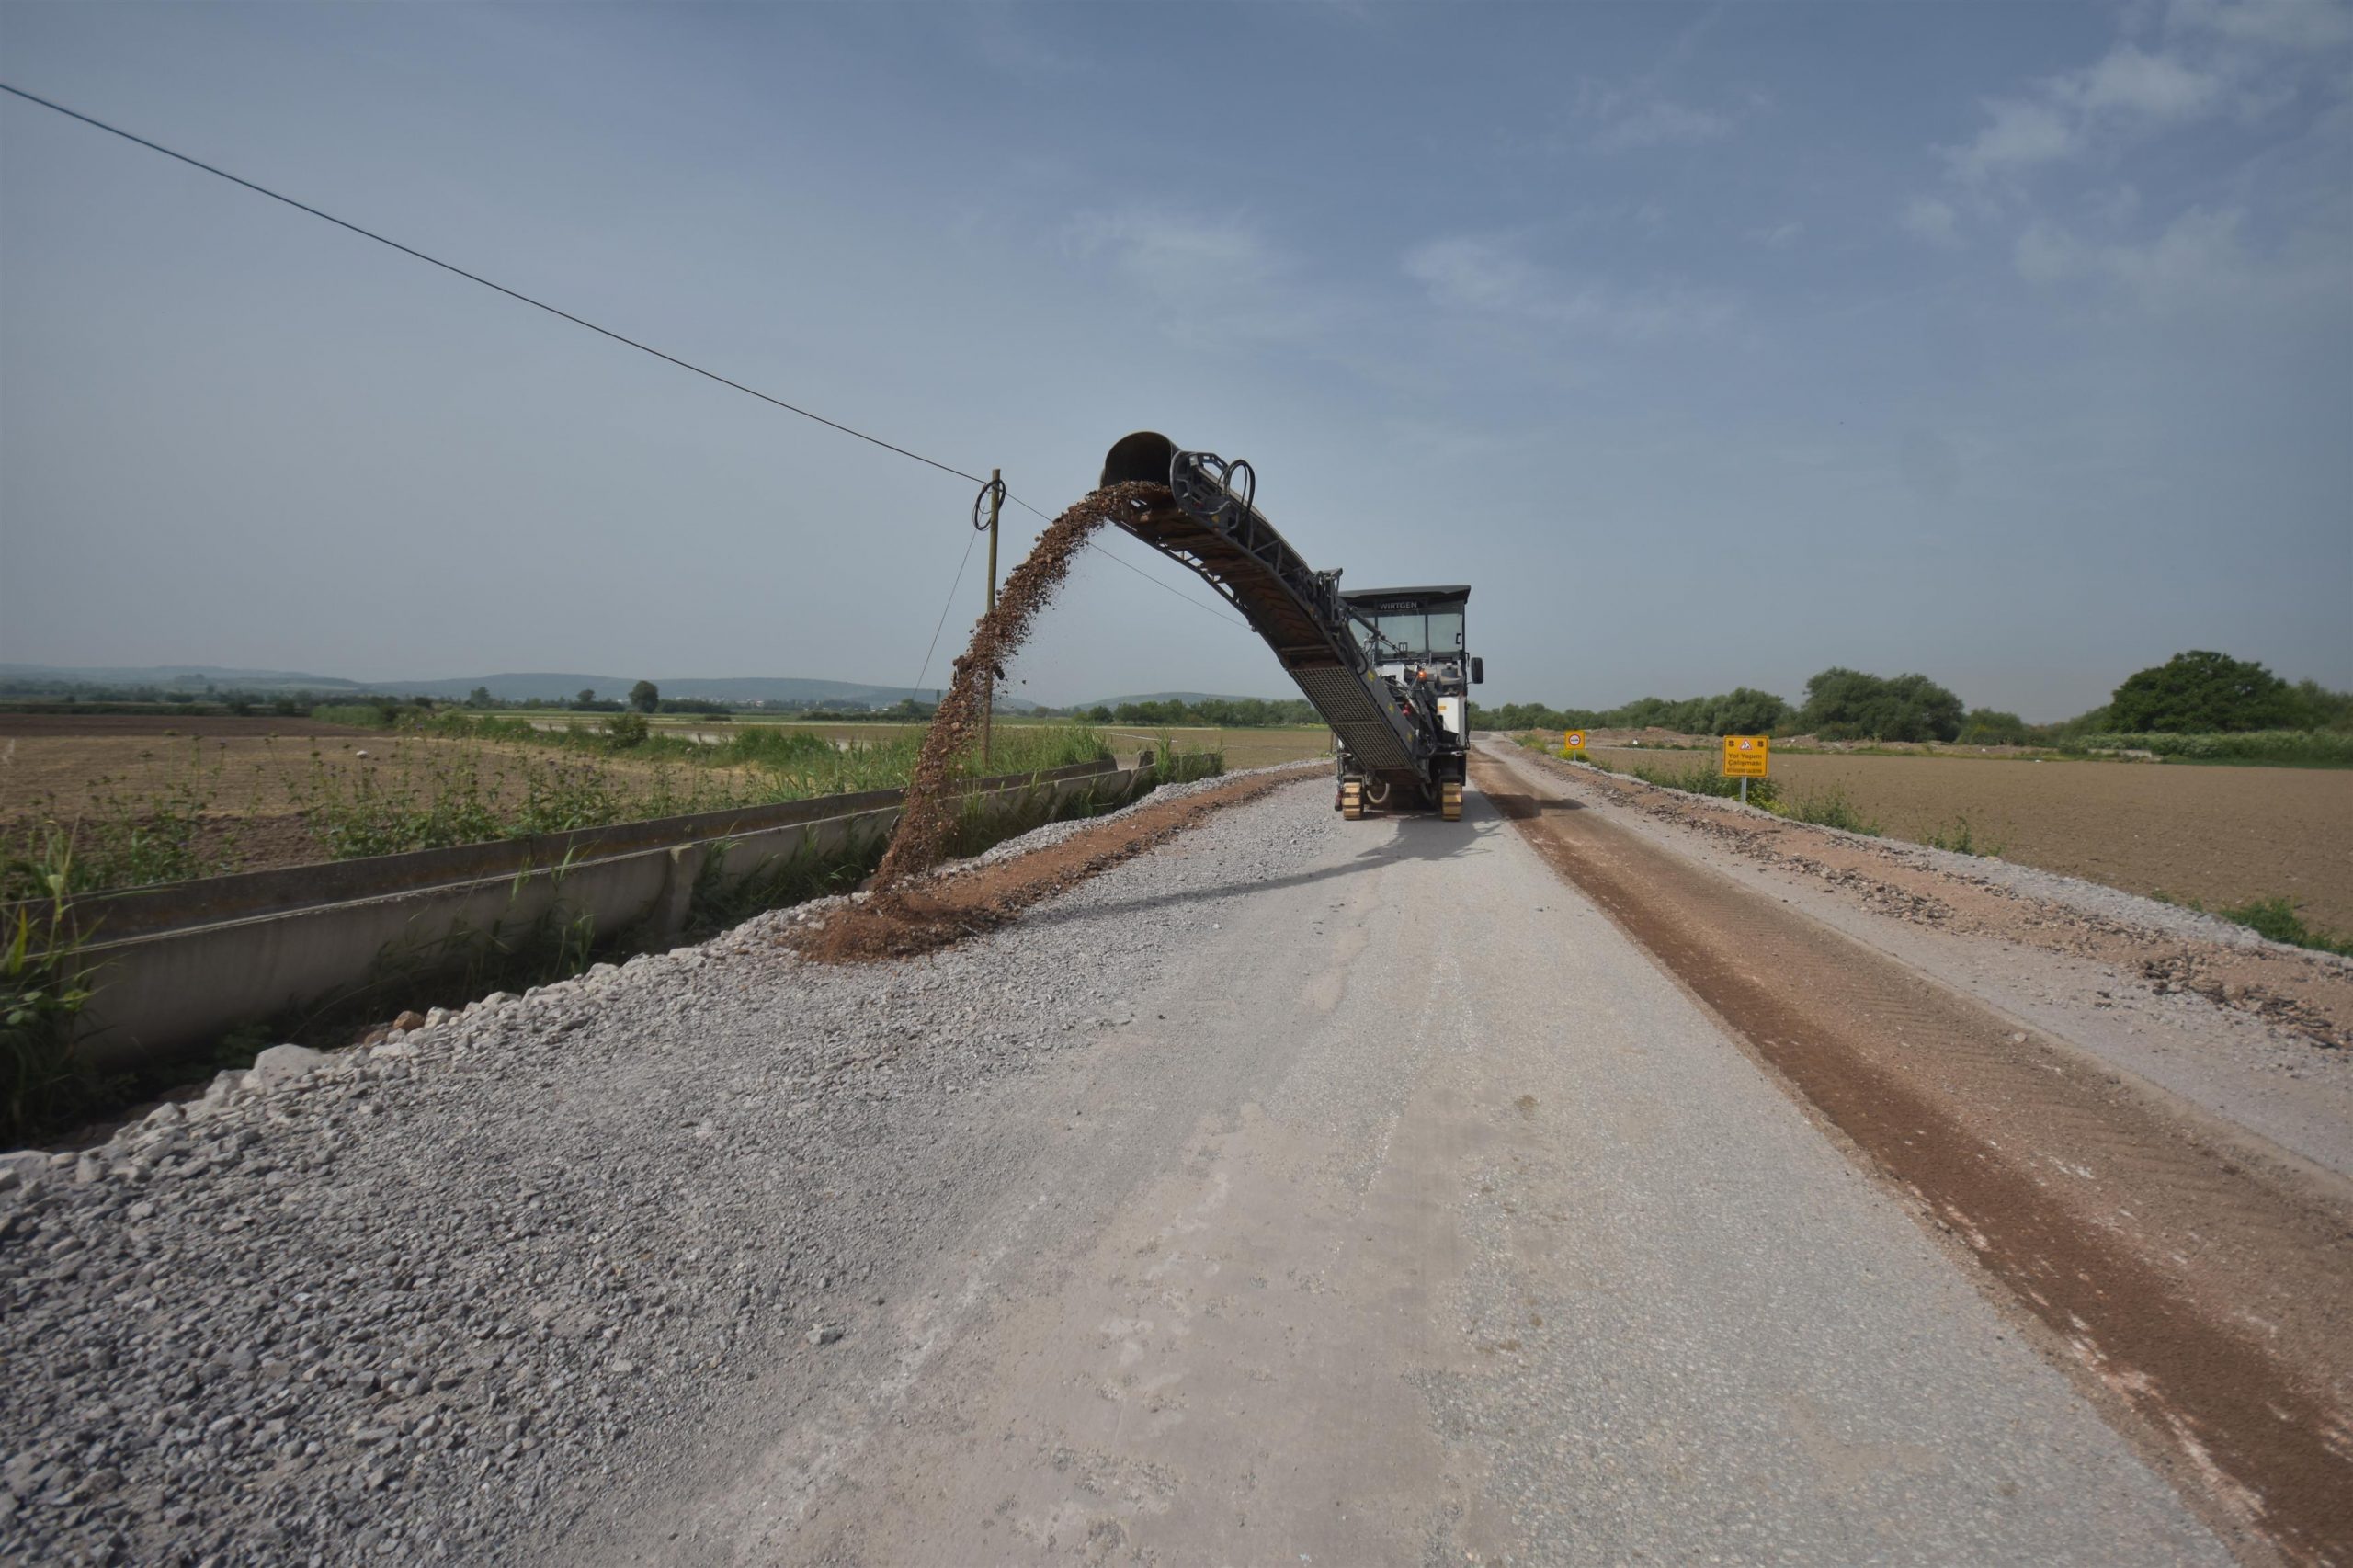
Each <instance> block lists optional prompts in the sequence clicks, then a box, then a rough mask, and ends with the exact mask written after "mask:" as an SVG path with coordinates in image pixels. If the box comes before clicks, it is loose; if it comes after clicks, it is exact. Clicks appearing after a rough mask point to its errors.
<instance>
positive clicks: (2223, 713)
mask: <svg viewBox="0 0 2353 1568" xmlns="http://www.w3.org/2000/svg"><path fill="white" fill-rule="evenodd" d="M2108 717H2109V723H2110V724H2112V725H2114V726H2115V727H2116V728H2117V729H2118V730H2120V731H2122V732H2124V733H2141V732H2143V731H2154V732H2160V733H2174V734H2209V733H2213V732H2215V731H2221V730H2292V729H2298V728H2301V727H2302V726H2304V725H2306V724H2309V723H2311V722H2313V720H2314V718H2315V717H2316V715H2314V714H2313V712H2312V710H2311V708H2310V706H2309V704H2308V703H2307V702H2306V701H2305V700H2304V699H2302V698H2301V697H2300V696H2299V695H2298V694H2297V692H2296V690H2295V688H2294V687H2290V685H2289V684H2288V683H2287V682H2286V681H2284V680H2281V679H2280V678H2279V676H2275V675H2273V674H2272V673H2271V672H2270V671H2269V670H2267V669H2265V668H2264V667H2263V666H2262V665H2258V664H2253V663H2250V662H2248V661H2247V660H2245V659H2234V658H2232V657H2231V656H2230V655H2229V654H2227V653H2210V652H2207V651H2205V650H2202V649H2192V650H2191V651H2190V652H2188V653H2176V654H2175V655H2174V656H2173V657H2172V658H2170V659H2167V660H2166V661H2165V663H2164V664H2162V665H2152V666H2151V667H2150V668H2148V669H2145V670H2139V671H2136V672H2134V673H2133V674H2132V675H2130V676H2126V677H2125V680H2124V684H2123V685H2122V686H2120V687H2117V688H2116V695H2115V697H2113V698H2112V699H2109V705H2108Z"/></svg>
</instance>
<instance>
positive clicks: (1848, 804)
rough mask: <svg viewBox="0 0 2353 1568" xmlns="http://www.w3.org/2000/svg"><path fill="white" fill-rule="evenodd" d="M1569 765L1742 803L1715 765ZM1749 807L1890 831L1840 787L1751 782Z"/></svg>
mask: <svg viewBox="0 0 2353 1568" xmlns="http://www.w3.org/2000/svg"><path fill="white" fill-rule="evenodd" d="M1519 744H1521V745H1523V746H1527V747H1528V748H1529V749H1530V750H1532V751H1540V752H1543V753H1544V754H1545V755H1547V756H1561V755H1562V754H1561V753H1560V752H1558V751H1556V750H1554V748H1553V746H1552V741H1551V737H1550V736H1548V735H1546V734H1545V733H1543V732H1541V731H1539V732H1537V733H1534V734H1532V735H1524V736H1521V737H1520V738H1519ZM1564 760H1566V761H1570V762H1576V763H1582V764H1583V765H1584V766H1585V767H1591V768H1595V769H1597V770H1598V771H1600V772H1603V773H1617V774H1622V775H1624V776H1625V777H1627V778H1639V779H1641V780H1642V781H1643V783H1645V784H1655V785H1658V786H1659V787H1660V788H1661V789H1665V790H1682V791H1683V792H1684V793H1686V794H1689V795H1711V796H1715V797H1717V798H1718V799H1722V800H1738V799H1739V798H1740V795H1741V788H1740V780H1739V779H1737V778H1726V777H1724V775H1723V773H1722V770H1721V769H1720V768H1718V767H1716V766H1715V764H1714V763H1713V762H1712V761H1710V762H1688V763H1682V764H1679V765H1670V764H1668V763H1665V762H1658V763H1649V762H1631V763H1626V762H1611V761H1605V760H1604V759H1602V758H1600V757H1597V756H1568V757H1566V758H1564ZM1748 803H1749V804H1750V805H1752V806H1756V807H1757V808H1759V809H1760V810H1763V811H1768V812H1772V813H1773V814H1774V815H1775V816H1778V817H1787V818H1789V819H1790V821H1791V822H1802V823H1806V824H1811V825H1813V826H1815V827H1833V828H1837V829H1839V830H1840V831H1842V832H1846V833H1859V834H1862V835H1866V836H1868V837H1871V838H1877V837H1879V836H1880V835H1881V834H1882V833H1883V832H1884V831H1885V829H1884V828H1883V827H1881V824H1880V823H1879V822H1878V821H1876V820H1875V819H1873V818H1871V817H1870V816H1868V815H1866V814H1865V813H1864V812H1862V811H1861V810H1860V809H1859V807H1857V805H1856V804H1855V802H1854V801H1853V800H1852V799H1850V798H1849V797H1848V795H1847V791H1846V790H1842V789H1840V788H1839V787H1838V786H1836V785H1835V784H1833V785H1830V786H1828V787H1826V788H1824V789H1820V790H1807V791H1805V792H1804V793H1802V794H1799V793H1795V792H1784V791H1783V790H1782V789H1781V787H1780V785H1779V783H1778V782H1777V781H1776V780H1774V779H1772V778H1751V779H1750V780H1749V781H1748Z"/></svg>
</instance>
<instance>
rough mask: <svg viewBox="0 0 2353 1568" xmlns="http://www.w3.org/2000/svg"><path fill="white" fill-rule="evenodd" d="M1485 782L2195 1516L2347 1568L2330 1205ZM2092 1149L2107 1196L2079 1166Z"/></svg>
mask: <svg viewBox="0 0 2353 1568" xmlns="http://www.w3.org/2000/svg"><path fill="white" fill-rule="evenodd" d="M1472 778H1473V780H1474V782H1476V783H1477V784H1478V785H1479V786H1480V787H1481V788H1482V789H1483V790H1485V791H1486V792H1487V794H1488V795H1489V797H1490V799H1491V800H1493V801H1494V802H1495V805H1496V806H1497V808H1498V809H1499V810H1500V811H1501V812H1503V814H1504V815H1505V816H1506V817H1508V818H1510V819H1512V820H1513V821H1514V822H1515V824H1517V826H1518V829H1519V831H1520V832H1521V833H1522V834H1523V835H1525V836H1526V837H1527V839H1528V840H1529V843H1530V845H1531V846H1533V847H1535V848H1536V849H1537V851H1538V852H1539V853H1540V855H1542V856H1543V858H1545V859H1546V860H1547V861H1548V862H1549V863H1550V864H1552V866H1553V867H1554V869H1557V870H1558V871H1560V872H1561V873H1562V874H1563V876H1564V877H1565V878H1566V879H1567V880H1569V881H1572V882H1573V883H1574V884H1575V885H1576V886H1577V887H1579V888H1580V889H1582V890H1583V891H1584V892H1586V893H1587V894H1588V895H1590V896H1591V897H1592V898H1593V899H1594V900H1595V902H1596V903H1597V904H1599V905H1600V907H1601V908H1602V909H1603V910H1604V911H1605V912H1606V913H1608V915H1609V916H1610V917H1611V919H1612V920H1613V921H1615V922H1616V923H1617V924H1618V925H1619V926H1621V927H1622V928H1623V929H1624V930H1626V931H1627V933H1628V934H1629V935H1631V937H1634V939H1635V940H1636V941H1638V942H1639V943H1641V944H1642V945H1643V947H1644V948H1645V949H1647V950H1648V951H1649V952H1650V953H1651V954H1652V955H1653V956H1654V958H1655V959H1656V960H1658V961H1659V962H1660V963H1661V964H1662V965H1663V966H1664V967H1665V969H1666V970H1667V971H1669V972H1670V973H1672V974H1673V975H1675V976H1676V978H1677V980H1679V981H1680V982H1681V983H1683V984H1684V985H1685V986H1687V987H1688V988H1689V989H1690V990H1691V991H1692V992H1693V993H1694V994H1696V995H1698V996H1699V999H1700V1000H1702V1001H1703V1002H1705V1003H1706V1004H1707V1005H1708V1006H1710V1007H1711V1008H1712V1009H1713V1010H1714V1011H1715V1013H1716V1014H1717V1015H1718V1016H1719V1017H1721V1018H1722V1019H1723V1020H1724V1021H1725V1023H1726V1025H1727V1027H1728V1028H1730V1029H1731V1030H1732V1031H1733V1033H1734V1034H1735V1035H1737V1036H1738V1037H1740V1038H1742V1039H1743V1040H1745V1041H1746V1042H1747V1044H1748V1045H1749V1047H1750V1048H1751V1049H1752V1050H1753V1051H1755V1052H1756V1055H1758V1056H1759V1057H1760V1058H1762V1059H1763V1060H1764V1061H1765V1062H1767V1063H1768V1064H1769V1065H1770V1066H1772V1067H1773V1068H1774V1069H1776V1070H1777V1071H1778V1072H1779V1074H1781V1075H1782V1076H1783V1077H1784V1079H1785V1080H1786V1081H1787V1082H1788V1083H1789V1084H1790V1085H1791V1086H1792V1087H1793V1088H1794V1089H1795V1090H1796V1092H1797V1093H1798V1094H1799V1095H1801V1096H1802V1097H1803V1098H1804V1099H1805V1100H1806V1101H1808V1102H1810V1103H1811V1104H1812V1105H1813V1107H1814V1108H1816V1109H1817V1110H1818V1111H1819V1112H1820V1113H1821V1114H1822V1115H1823V1116H1824V1118H1826V1119H1828V1120H1829V1121H1830V1122H1832V1123H1833V1124H1834V1125H1835V1126H1836V1127H1837V1128H1838V1130H1839V1131H1841V1132H1843V1133H1844V1134H1845V1135H1846V1136H1847V1138H1848V1139H1849V1140H1851V1142H1852V1144H1853V1145H1854V1147H1856V1148H1857V1149H1859V1151H1860V1152H1861V1153H1863V1154H1865V1155H1867V1156H1868V1157H1869V1158H1870V1161H1871V1162H1872V1163H1873V1164H1875V1165H1877V1167H1878V1168H1879V1169H1880V1171H1881V1172H1882V1173H1883V1174H1884V1175H1886V1176H1890V1177H1892V1178H1893V1179H1894V1180H1895V1181H1897V1182H1899V1183H1900V1184H1902V1185H1903V1186H1904V1187H1905V1188H1907V1189H1908V1190H1909V1191H1911V1192H1912V1193H1914V1194H1915V1195H1916V1196H1917V1197H1918V1199H1920V1200H1921V1201H1922V1203H1923V1204H1925V1206H1926V1207H1927V1210H1929V1212H1930V1213H1932V1214H1933V1215H1935V1216H1936V1217H1937V1218H1938V1220H1939V1221H1940V1222H1942V1223H1943V1224H1945V1225H1946V1226H1948V1227H1949V1229H1951V1230H1952V1231H1953V1232H1954V1233H1956V1234H1957V1235H1959V1236H1960V1237H1961V1239H1962V1240H1963V1241H1965V1242H1966V1243H1967V1244H1968V1245H1969V1246H1970V1247H1971V1248H1972V1251H1973V1252H1974V1253H1975V1255H1976V1256H1977V1257H1978V1259H1979V1260H1980V1261H1981V1262H1982V1263H1983V1264H1984V1267H1985V1268H1986V1269H1987V1270H1988V1271H1989V1272H1990V1273H1991V1274H1992V1276H1993V1277H1994V1278H1996V1279H1998V1280H2000V1281H2001V1282H2002V1283H2003V1284H2004V1285H2005V1286H2006V1287H2007V1288H2008V1290H2010V1291H2011V1292H2013V1293H2014V1294H2015V1295H2016V1297H2017V1299H2018V1301H2019V1302H2020V1303H2021V1304H2022V1305H2024V1306H2025V1307H2026V1308H2027V1309H2028V1310H2029V1312H2032V1313H2033V1314H2034V1315H2035V1316H2036V1317H2037V1318H2039V1319H2040V1321H2041V1322H2042V1323H2043V1324H2046V1325H2047V1326H2048V1327H2049V1328H2050V1329H2052V1331H2053V1332H2054V1333H2055V1334H2056V1335H2058V1336H2059V1337H2060V1339H2061V1340H2062V1341H2063V1343H2064V1344H2065V1345H2066V1346H2068V1348H2069V1350H2070V1351H2071V1352H2072V1353H2073V1354H2074V1355H2075V1358H2077V1359H2078V1361H2079V1362H2080V1364H2081V1365H2082V1366H2083V1367H2084V1368H2085V1369H2087V1370H2089V1371H2090V1372H2091V1373H2092V1374H2094V1375H2095V1376H2097V1378H2098V1379H2099V1380H2100V1381H2102V1382H2104V1383H2105V1384H2106V1385H2107V1386H2108V1387H2109V1389H2110V1390H2111V1391H2113V1392H2115V1393H2116V1394H2118V1395H2119V1396H2120V1397H2121V1398H2122V1400H2123V1401H2124V1402H2125V1403H2127V1404H2129V1405H2130V1406H2131V1408H2132V1409H2133V1410H2135V1411H2136V1412H2138V1413H2139V1414H2140V1415H2143V1417H2145V1418H2146V1419H2147V1420H2148V1421H2149V1422H2150V1423H2151V1424H2152V1426H2154V1430H2155V1431H2156V1432H2158V1433H2161V1434H2163V1435H2164V1436H2165V1438H2166V1439H2167V1441H2168V1442H2169V1443H2170V1445H2171V1447H2172V1449H2174V1451H2176V1452H2177V1453H2178V1454H2179V1455H2181V1456H2183V1457H2184V1458H2186V1459H2187V1460H2188V1468H2189V1469H2190V1470H2191V1471H2194V1472H2195V1474H2196V1475H2197V1476H2198V1477H2199V1479H2200V1481H2201V1482H2202V1483H2203V1484H2202V1486H2198V1487H2192V1488H2188V1491H2189V1492H2190V1494H2191V1495H2192V1500H2193V1501H2194V1502H2197V1503H2200V1504H2201V1505H2202V1506H2204V1507H2205V1509H2206V1511H2207V1512H2208V1513H2209V1514H2210V1516H2214V1517H2219V1518H2222V1519H2225V1520H2229V1521H2232V1522H2234V1523H2237V1524H2240V1525H2244V1526H2245V1527H2247V1528H2250V1529H2252V1530H2254V1531H2255V1532H2256V1533H2257V1534H2258V1535H2259V1536H2260V1537H2261V1538H2262V1540H2265V1541H2268V1543H2270V1544H2271V1545H2273V1546H2276V1547H2277V1548H2279V1550H2280V1551H2282V1552H2284V1553H2285V1554H2286V1555H2288V1556H2289V1557H2290V1558H2291V1559H2293V1560H2295V1561H2298V1562H2312V1563H2353V1420H2348V1418H2347V1391H2348V1390H2353V1351H2348V1347H2347V1346H2348V1335H2347V1327H2348V1326H2353V1324H2348V1321H2347V1318H2348V1313H2347V1308H2346V1305H2345V1302H2346V1301H2347V1294H2348V1292H2347V1282H2348V1280H2353V1225H2348V1216H2347V1211H2346V1210H2345V1208H2344V1206H2343V1205H2342V1204H2341V1202H2339V1201H2338V1200H2337V1199H2336V1195H2335V1194H2331V1193H2324V1192H2320V1191H2317V1190H2313V1189H2310V1188H2306V1187H2299V1186H2297V1185H2295V1183H2294V1182H2293V1179H2292V1177H2291V1176H2290V1173H2288V1172H2286V1171H2285V1170H2284V1168H2283V1169H2281V1170H2278V1171H2274V1170H2261V1171H2258V1170H2256V1169H2253V1168H2250V1166H2249V1165H2248V1164H2247V1163H2246V1162H2245V1161H2243V1160H2241V1159H2238V1158H2234V1155H2235V1154H2236V1153H2237V1151H2235V1150H2233V1149H2231V1148H2229V1147H2226V1146H2222V1145H2220V1144H2218V1143H2216V1142H2211V1141H2210V1140H2209V1139H2207V1138H2206V1137H2205V1136H2203V1135H2202V1133H2203V1130H2202V1129H2201V1128H2200V1126H2199V1125H2198V1119H2196V1118H2195V1117H2191V1116H2186V1115H2181V1114H2177V1111H2178V1108H2176V1107H2172V1106H2168V1105H2164V1104H2160V1103H2159V1102H2158V1101H2157V1099H2156V1098H2155V1096H2154V1092H2152V1093H2150V1094H2146V1095H2144V1094H2143V1093H2141V1092H2139V1091H2137V1090H2135V1089H2133V1088H2131V1086H2129V1085H2125V1084H2123V1083H2122V1082H2121V1081H2120V1080H2118V1079H2116V1078H2115V1077H2114V1076H2113V1075H2112V1074H2097V1073H2095V1072H2092V1071H2089V1070H2088V1069H2087V1066H2086V1064H2082V1063H2079V1062H2076V1060H2075V1058H2074V1056H2073V1054H2072V1052H2067V1051H2064V1050H2063V1048H2062V1047H2060V1046H2058V1045H2056V1044H2055V1043H2053V1042H2050V1041H2040V1042H2038V1041H2036V1040H2031V1039H2030V1038H2029V1037H2028V1036H2026V1035H2025V1034H2024V1033H2023V1032H2021V1031H2020V1030H2018V1027H2017V1025H2016V1024H2015V1023H2014V1022H2013V1021H2012V1020H2010V1019H2008V1018H2007V1017H2004V1016H2002V1015H2001V1014H1998V1013H1996V1012H1995V1011H1993V1010H1992V1009H1990V1008H1987V1007H1985V1006H1982V1005H1981V1004H1978V1003H1975V1002H1973V1001H1972V1000H1970V999H1968V998H1967V997H1965V996H1962V995H1961V994H1956V993H1953V992H1951V991H1949V990H1947V989H1945V988H1944V987H1942V986H1941V985H1939V984H1938V983H1935V982H1933V981H1931V980H1930V979H1929V978H1927V976H1925V975H1923V974H1922V973H1920V972H1919V971H1915V970H1913V969H1910V968H1908V967H1907V966H1905V965H1903V964H1901V963H1899V962H1897V961H1896V960H1893V959H1891V958H1889V957H1887V956H1885V955H1884V954H1881V953H1879V952H1876V951H1874V950H1872V949H1868V948H1866V947H1863V946H1862V945H1860V944H1859V943H1856V942H1854V941H1852V940H1850V939H1848V938H1847V937H1842V936H1840V935H1838V934H1837V933H1836V932H1833V931H1831V930H1829V929H1828V928H1827V927H1824V926H1819V925H1817V924H1815V923H1814V922H1813V921H1811V920H1807V919H1804V918H1802V917H1800V916H1796V915H1792V913H1791V912H1790V911H1788V910H1786V909H1783V908H1782V907H1781V906H1780V905H1779V903H1776V902H1775V901H1774V900H1772V899H1769V898H1767V897H1765V896H1763V895H1760V894H1758V893H1756V892H1751V891H1749V890H1747V889H1745V888H1742V887H1740V886H1738V885H1737V884H1734V883H1733V882H1731V881H1727V880H1726V879H1724V878H1722V876H1720V875H1719V874H1717V873H1715V872H1713V871H1711V870H1708V869H1704V868H1702V867H1700V866H1699V865H1697V864H1695V863H1693V862H1690V861H1688V860H1685V859H1683V858H1679V857H1677V856H1676V855H1674V854H1672V853H1671V852H1669V851H1666V850H1665V849H1662V848H1658V847H1655V846H1651V845H1649V844H1647V843H1646V842H1644V841H1643V840H1642V839H1640V838H1638V837H1636V836H1635V835H1631V834H1630V833H1628V832H1626V831H1625V830H1623V829H1621V828H1619V827H1617V826H1615V825H1613V824H1610V823H1608V821H1607V820H1606V818H1604V817H1603V815H1602V814H1601V813H1600V812H1596V811H1592V810H1588V809H1585V808H1583V807H1581V806H1580V805H1579V804H1578V803H1577V802H1575V801H1571V800H1568V799H1565V798H1563V796H1562V794H1561V792H1560V791H1559V790H1557V789H1556V788H1554V787H1552V786H1551V785H1550V784H1549V783H1548V782H1546V781H1543V780H1541V779H1540V778H1534V777H1531V776H1530V775H1529V772H1527V771H1525V770H1522V769H1520V768H1518V767H1510V766H1508V765H1507V764H1504V763H1500V762H1498V761H1497V760H1496V759H1495V758H1492V757H1488V756H1478V755H1475V754H1474V756H1473V759H1472ZM2087 1151H2097V1153H2096V1155H2095V1156H2094V1157H2096V1158H2097V1159H2098V1160H2101V1161H2103V1162H2106V1165H2107V1167H2108V1171H2107V1174H2108V1176H2109V1180H2108V1181H2107V1182H2106V1183H2100V1182H2097V1181H2087V1180H2085V1179H2083V1178H2082V1177H2080V1176H2076V1175H2075V1172H2078V1171H2081V1170H2083V1169H2085V1168H2087V1167H2086V1165H2085V1164H2084V1160H2085V1155H2086V1152H2087ZM2095 1174H2096V1175H2097V1174H2099V1173H2098V1172H2097V1171H2096V1172H2095ZM2256 1306H2260V1307H2261V1308H2262V1309H2263V1310H2262V1311H2261V1312H2251V1309H2252V1308H2254V1307H2256ZM2200 1494H2202V1495H2200ZM2242 1544H2243V1545H2244V1544H2245V1540H2244V1537H2242Z"/></svg>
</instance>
